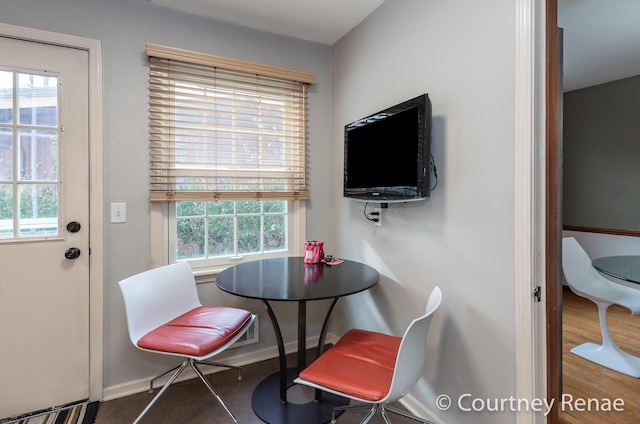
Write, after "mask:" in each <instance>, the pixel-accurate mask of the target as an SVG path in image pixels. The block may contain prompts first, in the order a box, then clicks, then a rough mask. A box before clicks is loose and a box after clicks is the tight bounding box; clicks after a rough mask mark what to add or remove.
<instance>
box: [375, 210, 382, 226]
mask: <svg viewBox="0 0 640 424" xmlns="http://www.w3.org/2000/svg"><path fill="white" fill-rule="evenodd" d="M373 212H378V215H375V217H376V218H378V222H374V223H373V225H375V226H376V227H382V208H373Z"/></svg>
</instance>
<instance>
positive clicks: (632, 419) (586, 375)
mask: <svg viewBox="0 0 640 424" xmlns="http://www.w3.org/2000/svg"><path fill="white" fill-rule="evenodd" d="M562 315H563V319H562V334H563V343H562V346H563V347H562V355H563V362H562V368H563V372H562V393H563V395H564V396H573V399H578V398H580V399H584V400H585V401H586V400H590V401H591V405H592V410H591V411H577V410H573V411H571V410H569V408H568V407H567V408H565V410H564V411H562V409H560V414H559V418H560V420H559V422H560V424H574V423H575V424H578V423H579V424H591V423H593V424H596V423H598V424H600V423H607V424H618V423H620V424H628V423H640V402H638V395H639V394H640V379H637V378H632V377H629V376H626V375H624V374H620V373H618V372H616V371H612V370H610V369H608V368H605V367H602V366H600V365H596V364H594V363H592V362H590V361H587V360H585V359H582V358H580V357H579V356H577V355H574V354H573V353H571V352H570V349H571V348H573V347H575V346H577V345H580V344H582V343H584V342H593V343H598V344H599V343H601V341H602V336H601V335H600V325H599V322H598V309H597V307H596V305H595V304H594V303H593V302H591V301H589V300H587V299H584V298H582V297H579V296H577V295H575V294H574V293H573V292H571V291H570V290H569V289H567V288H565V290H564V293H563V308H562ZM607 321H608V328H609V333H610V334H611V338H612V339H613V340H614V342H615V343H616V344H617V345H618V346H619V347H620V348H621V349H622V350H624V351H626V352H628V353H630V354H632V355H636V356H640V337H639V336H640V316H631V313H630V312H629V310H627V309H624V308H622V307H620V306H617V305H613V306H611V307H609V309H608V312H607ZM614 399H622V401H623V402H624V407H623V411H613V410H611V411H602V410H601V411H597V410H595V409H597V408H596V407H597V405H600V406H602V405H605V408H601V409H606V405H607V403H606V400H611V401H613V400H614ZM596 400H597V402H596ZM603 400H604V401H603ZM568 404H569V403H567V405H568ZM587 407H588V406H587V405H585V406H584V408H587ZM609 409H612V408H609Z"/></svg>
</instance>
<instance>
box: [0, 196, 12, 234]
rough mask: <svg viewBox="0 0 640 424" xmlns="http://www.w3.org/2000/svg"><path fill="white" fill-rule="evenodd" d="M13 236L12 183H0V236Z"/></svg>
mask: <svg viewBox="0 0 640 424" xmlns="http://www.w3.org/2000/svg"><path fill="white" fill-rule="evenodd" d="M5 237H13V185H11V184H0V238H5Z"/></svg>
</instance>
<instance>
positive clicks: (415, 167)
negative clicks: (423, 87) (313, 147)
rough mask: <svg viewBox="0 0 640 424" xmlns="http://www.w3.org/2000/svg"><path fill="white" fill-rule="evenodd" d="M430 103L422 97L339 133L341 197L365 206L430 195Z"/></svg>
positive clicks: (391, 108)
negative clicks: (342, 146)
mask: <svg viewBox="0 0 640 424" xmlns="http://www.w3.org/2000/svg"><path fill="white" fill-rule="evenodd" d="M430 157H431V100H430V99H429V96H428V94H423V95H421V96H418V97H416V98H413V99H411V100H407V101H405V102H403V103H400V104H398V105H395V106H392V107H390V108H387V109H385V110H382V111H380V112H378V113H374V114H373V115H370V116H367V117H366V118H362V119H359V120H357V121H355V122H352V123H350V124H348V125H346V126H345V128H344V196H345V197H349V198H352V199H356V200H361V201H366V202H379V203H393V202H409V201H414V200H422V199H424V198H426V197H428V196H429V194H430V184H431V182H430V176H431V172H430Z"/></svg>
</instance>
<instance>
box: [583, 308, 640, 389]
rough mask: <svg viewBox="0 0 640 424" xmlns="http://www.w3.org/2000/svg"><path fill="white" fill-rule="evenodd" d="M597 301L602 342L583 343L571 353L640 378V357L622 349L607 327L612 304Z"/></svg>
mask: <svg viewBox="0 0 640 424" xmlns="http://www.w3.org/2000/svg"><path fill="white" fill-rule="evenodd" d="M595 303H596V305H598V315H599V318H600V331H601V333H602V344H600V345H599V344H596V343H583V344H581V345H579V346H576V347H574V348H573V349H571V353H574V354H576V355H578V356H580V357H582V358H584V359H587V360H589V361H591V362H595V363H596V364H598V365H602V366H604V367H607V368H611V369H612V370H614V371H618V372H620V373H622V374H626V375H628V376H631V377H634V378H639V377H640V358H638V357H636V356H633V355H630V354H628V353H627V352H624V351H623V350H622V349H620V348H619V347H618V346H617V345H616V344H615V342H614V341H613V339H612V338H611V335H610V334H609V329H608V328H607V309H608V308H609V306H610V305H609V304H608V303H603V302H595Z"/></svg>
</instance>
